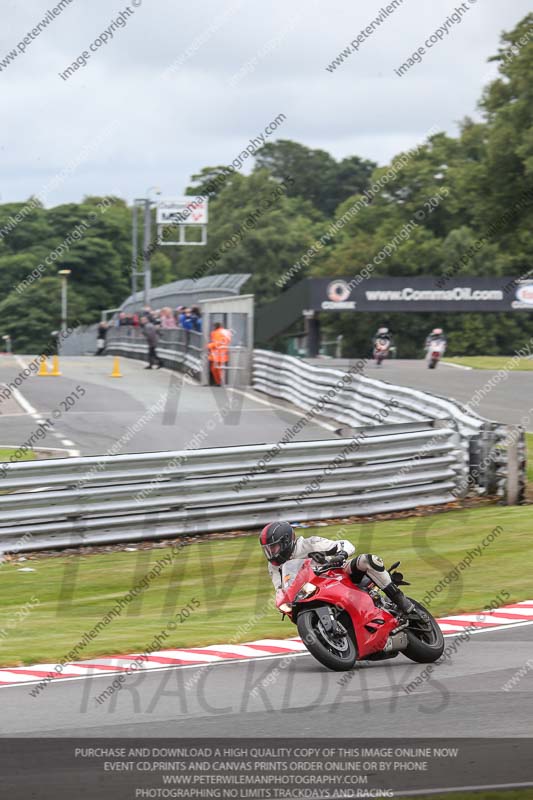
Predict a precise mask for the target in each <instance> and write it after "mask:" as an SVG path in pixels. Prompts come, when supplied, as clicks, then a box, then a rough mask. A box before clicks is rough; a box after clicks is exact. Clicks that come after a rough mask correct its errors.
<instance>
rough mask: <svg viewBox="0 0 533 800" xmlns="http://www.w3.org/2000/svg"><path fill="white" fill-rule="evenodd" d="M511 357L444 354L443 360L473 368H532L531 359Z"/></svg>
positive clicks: (532, 360)
mask: <svg viewBox="0 0 533 800" xmlns="http://www.w3.org/2000/svg"><path fill="white" fill-rule="evenodd" d="M513 359H514V356H458V357H457V358H455V357H454V358H448V357H447V356H445V357H444V359H443V360H444V361H448V362H449V363H450V364H462V366H463V367H473V368H474V369H494V370H498V369H506V370H511V371H513V370H533V359H528V358H520V359H518V360H517V361H514V360H513Z"/></svg>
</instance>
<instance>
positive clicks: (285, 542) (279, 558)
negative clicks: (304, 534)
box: [259, 522, 296, 567]
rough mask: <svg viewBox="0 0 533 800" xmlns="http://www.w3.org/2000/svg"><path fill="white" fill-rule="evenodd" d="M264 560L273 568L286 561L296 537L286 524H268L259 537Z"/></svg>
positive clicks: (290, 554) (289, 556) (290, 527)
mask: <svg viewBox="0 0 533 800" xmlns="http://www.w3.org/2000/svg"><path fill="white" fill-rule="evenodd" d="M259 541H260V542H261V547H262V548H263V553H264V554H265V558H266V559H267V560H268V561H270V563H271V564H273V565H274V566H275V567H279V566H280V565H281V564H284V563H285V562H286V561H288V560H289V559H290V558H291V556H292V552H293V550H294V546H295V544H296V536H295V535H294V531H293V529H292V526H291V525H289V523H288V522H270V523H269V524H268V525H265V527H264V528H263V530H262V531H261V536H260V537H259Z"/></svg>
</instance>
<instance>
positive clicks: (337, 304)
mask: <svg viewBox="0 0 533 800" xmlns="http://www.w3.org/2000/svg"><path fill="white" fill-rule="evenodd" d="M326 293H327V296H328V298H329V300H324V301H323V302H322V306H321V307H322V308H323V309H324V311H330V310H331V309H333V310H335V311H342V310H345V309H348V310H352V309H354V308H355V305H356V304H355V300H348V298H349V296H350V294H351V289H350V287H349V286H348V284H347V283H346V281H342V280H338V281H332V282H331V283H330V284H328V288H327V290H326Z"/></svg>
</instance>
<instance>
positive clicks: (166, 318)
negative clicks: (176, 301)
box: [161, 306, 178, 330]
mask: <svg viewBox="0 0 533 800" xmlns="http://www.w3.org/2000/svg"><path fill="white" fill-rule="evenodd" d="M161 327H162V328H165V330H172V329H176V328H177V327H178V326H177V324H176V320H175V319H174V314H173V313H172V309H171V308H169V307H168V306H165V308H162V309H161Z"/></svg>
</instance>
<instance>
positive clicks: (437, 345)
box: [427, 339, 446, 369]
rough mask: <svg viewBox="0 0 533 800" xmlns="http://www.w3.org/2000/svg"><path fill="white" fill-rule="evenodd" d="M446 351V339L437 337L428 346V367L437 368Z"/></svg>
mask: <svg viewBox="0 0 533 800" xmlns="http://www.w3.org/2000/svg"><path fill="white" fill-rule="evenodd" d="M445 352H446V341H445V340H444V339H435V340H434V341H432V342H430V343H429V345H428V347H427V362H428V368H429V369H435V367H436V366H437V364H438V363H439V361H440V359H441V358H442V356H443V355H444V353H445Z"/></svg>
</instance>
